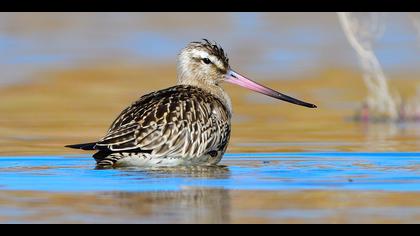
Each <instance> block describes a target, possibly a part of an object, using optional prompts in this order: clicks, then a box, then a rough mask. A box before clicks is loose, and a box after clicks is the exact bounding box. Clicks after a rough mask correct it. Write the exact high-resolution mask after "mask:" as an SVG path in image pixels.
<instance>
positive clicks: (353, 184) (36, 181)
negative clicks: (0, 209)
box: [0, 152, 420, 192]
mask: <svg viewBox="0 0 420 236" xmlns="http://www.w3.org/2000/svg"><path fill="white" fill-rule="evenodd" d="M220 164H221V166H220V167H185V168H167V169H156V170H145V169H141V168H131V169H108V170H96V169H94V161H93V160H92V159H91V158H90V157H88V156H72V157H69V156H27V157H23V156H21V157H1V158H0V170H1V174H0V183H1V186H0V189H2V190H26V191H53V192H83V191H87V192H98V191H99V192H103V191H129V192H147V191H179V190H182V189H183V188H189V187H194V188H221V189H229V190H272V191H274V190H308V189H312V190H364V191H372V190H381V191H420V153H400V152H398V153H356V152H354V153H344V152H331V153H254V154H252V153H237V154H227V155H226V157H225V158H224V159H223V162H221V163H220Z"/></svg>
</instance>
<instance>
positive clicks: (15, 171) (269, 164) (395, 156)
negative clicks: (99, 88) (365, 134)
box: [0, 152, 420, 223]
mask: <svg viewBox="0 0 420 236" xmlns="http://www.w3.org/2000/svg"><path fill="white" fill-rule="evenodd" d="M93 163H94V161H93V160H92V159H91V158H90V157H89V156H86V155H83V156H20V157H17V156H16V157H1V158H0V170H1V172H0V173H1V174H0V221H1V222H3V223H247V222H252V223H255V222H260V223H322V222H330V223H361V222H363V223H416V222H417V223H418V220H419V219H420V213H419V210H420V200H419V199H420V198H419V191H420V153H356V152H353V153H350V152H347V153H345V152H339V153H338V152H331V153H258V154H255V153H254V154H252V153H237V154H227V155H226V157H225V158H224V159H223V161H222V163H221V166H219V167H202V168H199V167H190V168H187V167H186V168H169V169H158V170H145V169H133V168H131V169H107V170H96V169H94V164H93ZM6 202H7V204H4V203H6ZM372 216H375V217H372Z"/></svg>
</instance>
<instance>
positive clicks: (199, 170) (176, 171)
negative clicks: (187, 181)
mask: <svg viewBox="0 0 420 236" xmlns="http://www.w3.org/2000/svg"><path fill="white" fill-rule="evenodd" d="M116 170H120V171H121V174H123V175H136V174H141V175H143V176H144V175H145V176H147V177H151V178H175V177H183V178H189V177H190V178H212V179H227V178H229V177H230V170H229V168H228V167H227V166H223V165H217V166H176V167H154V168H153V167H150V168H139V167H119V168H117V169H116Z"/></svg>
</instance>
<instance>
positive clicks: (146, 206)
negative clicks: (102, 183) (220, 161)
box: [103, 165, 231, 223]
mask: <svg viewBox="0 0 420 236" xmlns="http://www.w3.org/2000/svg"><path fill="white" fill-rule="evenodd" d="M119 170H120V171H121V172H122V174H128V175H130V176H135V175H136V174H138V175H139V176H141V178H142V179H143V180H148V179H150V181H151V182H153V181H154V180H156V179H160V180H161V179H162V178H168V179H170V178H184V179H187V180H188V179H189V178H191V179H194V178H206V179H227V178H229V177H230V171H229V168H228V167H226V166H220V165H219V166H208V167H207V166H188V167H170V168H169V167H166V168H152V169H134V168H124V169H119ZM157 184H158V183H157ZM229 195H230V194H229V190H227V189H223V188H210V187H207V188H203V187H183V186H182V185H181V190H179V191H152V192H110V193H103V196H105V197H107V198H108V197H110V198H112V199H114V202H115V204H116V205H114V206H115V207H117V206H118V207H119V208H120V210H121V211H123V212H126V213H129V214H131V215H132V216H133V217H132V218H131V220H132V221H133V222H139V223H154V222H171V223H172V222H174V223H228V222H230V217H229V216H230V215H229V214H230V201H231V200H230V196H229Z"/></svg>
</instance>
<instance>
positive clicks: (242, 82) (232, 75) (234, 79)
mask: <svg viewBox="0 0 420 236" xmlns="http://www.w3.org/2000/svg"><path fill="white" fill-rule="evenodd" d="M226 81H227V82H229V83H232V84H236V85H239V86H242V87H244V88H247V89H250V90H252V91H255V92H258V93H262V94H265V95H267V96H270V97H273V98H276V99H280V100H282V101H286V102H290V103H293V104H296V105H300V106H304V107H309V108H316V107H317V106H316V105H314V104H311V103H307V102H304V101H301V100H298V99H296V98H292V97H290V96H287V95H285V94H282V93H279V92H277V91H275V90H273V89H271V88H268V87H265V86H264V85H261V84H258V83H257V82H255V81H252V80H250V79H248V78H245V77H244V76H242V75H240V74H238V73H236V72H235V71H233V70H229V71H228V73H227V74H226Z"/></svg>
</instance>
